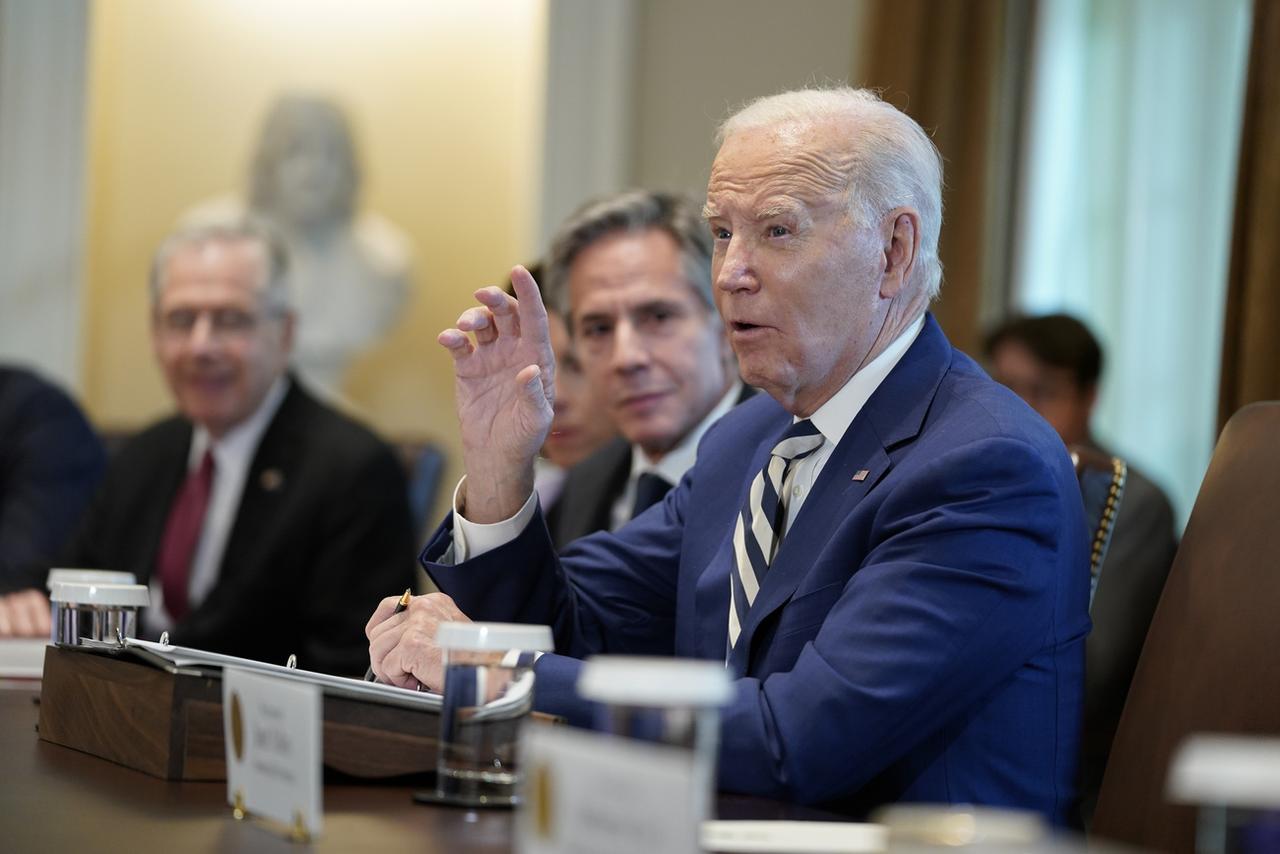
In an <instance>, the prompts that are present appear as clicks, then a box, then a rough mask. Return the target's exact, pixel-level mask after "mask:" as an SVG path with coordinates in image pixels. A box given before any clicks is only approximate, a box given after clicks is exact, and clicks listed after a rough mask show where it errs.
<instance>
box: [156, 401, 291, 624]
mask: <svg viewBox="0 0 1280 854" xmlns="http://www.w3.org/2000/svg"><path fill="white" fill-rule="evenodd" d="M288 390H289V380H288V379H287V378H285V377H280V378H278V379H277V380H276V381H275V382H274V383H273V384H272V386H271V388H270V389H268V390H267V394H266V396H264V397H263V398H262V403H260V404H258V408H257V409H256V410H254V412H253V414H252V415H250V416H249V417H248V418H246V419H245V420H244V421H242V422H240V423H239V424H237V425H236V426H235V427H233V428H231V429H230V430H228V431H227V433H226V435H225V436H223V437H222V438H221V439H219V440H218V441H217V442H215V441H213V437H212V436H210V435H209V431H208V430H206V429H205V428H204V427H201V426H199V425H197V426H196V427H195V428H194V429H193V430H192V431H191V448H190V449H189V450H188V452H187V474H188V475H190V474H191V472H193V471H195V470H196V469H197V468H199V467H200V461H201V460H202V459H203V458H204V452H205V451H206V450H209V451H211V452H212V453H213V466H214V469H213V470H214V475H213V487H212V489H211V491H210V493H209V506H208V509H207V510H206V511H205V516H204V525H203V526H202V527H201V528H200V543H199V544H198V545H197V546H196V551H195V555H193V556H192V558H191V571H190V574H189V575H188V576H187V601H188V603H189V605H190V607H191V608H195V607H197V606H198V605H199V604H200V603H201V602H203V601H204V599H205V597H206V596H208V595H209V591H210V590H212V589H213V586H214V585H215V584H217V583H218V570H219V568H220V567H221V566H222V555H223V554H224V553H225V552H226V550H227V540H228V539H229V538H230V536H231V527H232V525H234V524H235V521H236V512H237V511H238V510H239V508H240V496H241V495H242V494H243V493H244V483H245V479H246V478H248V476H249V466H250V465H252V463H253V457H254V454H256V453H257V450H258V443H259V441H261V439H262V434H263V433H265V432H266V430H267V425H269V424H270V423H271V420H272V419H273V418H274V417H275V414H276V411H277V410H278V409H279V408H280V404H281V402H282V401H283V400H284V396H285V393H286V392H288ZM150 587H151V607H150V608H147V609H146V610H145V611H144V623H145V624H146V627H147V629H148V630H149V631H151V632H153V633H157V634H158V633H160V632H163V631H168V630H169V629H171V628H173V619H172V618H171V617H170V616H169V612H168V611H167V610H166V609H165V606H164V589H163V586H162V585H161V583H160V578H159V576H158V575H152V577H151V584H150Z"/></svg>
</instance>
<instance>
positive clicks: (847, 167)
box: [706, 120, 854, 217]
mask: <svg viewBox="0 0 1280 854" xmlns="http://www.w3.org/2000/svg"><path fill="white" fill-rule="evenodd" d="M848 124H849V123H848V122H847V121H839V120H823V121H811V120H804V121H802V120H791V121H786V122H783V123H780V124H776V125H771V126H767V127H754V128H746V129H743V130H740V131H737V132H735V133H733V134H731V135H730V136H728V137H726V139H725V140H724V143H723V144H722V145H721V146H720V151H719V152H718V153H717V154H716V159H715V162H714V163H713V164H712V166H711V179H710V181H708V183H707V209H706V213H707V215H708V216H709V217H714V216H718V215H720V213H721V210H722V208H724V207H725V206H727V205H740V204H744V203H745V204H750V203H753V202H759V201H761V200H765V199H770V198H778V199H786V198H791V199H795V200H797V201H801V202H805V203H808V204H818V203H821V202H824V201H829V200H831V199H832V197H837V196H838V197H841V198H847V196H848V192H849V189H850V177H849V176H850V173H851V171H852V169H853V164H854V156H853V146H852V143H851V140H852V133H851V131H850V128H849V127H848Z"/></svg>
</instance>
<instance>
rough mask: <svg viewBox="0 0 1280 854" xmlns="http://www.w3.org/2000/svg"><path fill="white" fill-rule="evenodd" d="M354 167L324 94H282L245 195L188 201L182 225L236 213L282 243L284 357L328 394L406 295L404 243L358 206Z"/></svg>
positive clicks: (341, 122)
mask: <svg viewBox="0 0 1280 854" xmlns="http://www.w3.org/2000/svg"><path fill="white" fill-rule="evenodd" d="M359 185H360V168H359V162H358V158H357V156H356V149H355V142H354V139H353V135H352V132H351V126H350V123H349V122H348V120H347V116H346V114H345V113H344V112H343V111H342V109H341V108H340V107H339V106H338V105H337V104H335V103H334V102H333V101H331V100H328V99H326V98H322V97H315V96H309V95H296V94H295V95H285V96H282V97H281V98H280V99H278V100H277V101H276V102H275V104H274V105H273V106H272V108H271V110H270V111H269V113H268V114H267V118H266V121H265V122H264V124H263V127H262V133H261V135H260V136H259V138H258V144H257V149H256V151H255V153H254V156H253V163H252V167H251V170H250V182H249V190H248V196H247V199H245V200H240V199H236V198H222V199H216V200H213V201H211V202H206V203H204V204H201V205H199V206H197V207H196V208H195V209H193V210H192V211H191V212H189V213H188V214H187V215H186V216H185V217H184V222H185V223H186V224H206V223H209V222H210V221H217V220H222V219H224V218H228V219H234V218H236V217H240V216H243V214H244V213H245V208H246V207H247V208H248V209H249V211H250V212H252V213H253V214H256V215H258V216H261V217H263V218H265V219H267V220H268V221H270V222H271V223H272V224H273V225H275V227H276V228H277V229H278V230H279V232H280V234H281V235H282V236H283V237H284V239H285V240H286V242H287V243H288V245H289V251H290V271H291V272H290V281H289V286H290V288H291V290H292V293H293V298H294V304H295V305H296V306H297V308H298V315H299V323H298V334H297V338H296V339H295V340H296V344H295V351H294V353H295V355H294V360H293V361H294V365H295V367H296V369H297V370H299V371H300V372H301V373H302V375H303V376H304V377H305V378H306V379H308V380H309V381H310V384H311V385H312V386H314V387H316V388H317V389H319V390H320V391H322V392H327V393H329V394H330V395H338V394H339V390H340V387H341V384H342V380H343V376H344V374H345V372H346V370H347V367H348V366H349V364H350V362H351V360H352V359H353V358H354V357H355V356H356V355H358V354H359V353H360V352H362V351H364V350H366V349H367V348H369V347H370V346H371V345H373V344H374V343H376V342H377V340H378V339H379V338H381V337H382V335H384V334H385V333H386V332H387V330H388V329H389V328H390V327H391V325H392V324H393V323H394V321H395V320H396V318H397V317H398V316H399V312H400V309H401V308H402V306H403V305H404V303H405V300H406V297H407V295H408V280H409V267H410V252H409V248H408V241H407V240H406V238H405V237H404V235H403V234H402V232H401V231H400V230H399V229H398V228H396V227H395V226H394V225H392V224H391V223H390V222H388V221H387V220H385V219H384V218H382V217H381V216H378V215H377V214H375V213H371V212H358V211H357V209H356V208H357V200H358V196H359Z"/></svg>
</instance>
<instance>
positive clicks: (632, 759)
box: [516, 723, 706, 854]
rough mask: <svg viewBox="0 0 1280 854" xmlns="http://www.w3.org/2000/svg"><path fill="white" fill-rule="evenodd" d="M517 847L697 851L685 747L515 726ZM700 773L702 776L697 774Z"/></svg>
mask: <svg viewBox="0 0 1280 854" xmlns="http://www.w3.org/2000/svg"><path fill="white" fill-rule="evenodd" d="M520 771H521V774H522V775H523V777H524V797H523V805H522V807H521V808H520V810H519V811H518V812H517V814H516V851H517V852H519V854H588V852H601V851H607V852H609V854H653V852H655V851H661V852H664V854H696V852H697V851H698V828H699V823H700V822H701V820H702V819H703V818H704V816H702V815H701V814H700V813H699V811H698V806H697V805H698V804H705V803H706V798H705V796H704V795H703V794H702V793H699V792H697V790H696V786H697V782H696V781H697V779H698V778H697V776H696V775H695V771H694V759H693V754H692V752H691V751H686V750H681V749H679V748H675V747H667V746H665V745H658V744H648V743H645V742H640V741H634V740H632V739H627V738H617V737H614V736H608V735H601V734H599V733H594V732H588V731H586V730H580V729H573V728H571V727H567V726H550V725H547V724H539V723H530V724H528V725H526V726H525V727H524V729H523V731H522V733H521V739H520ZM703 779H704V780H705V778H703Z"/></svg>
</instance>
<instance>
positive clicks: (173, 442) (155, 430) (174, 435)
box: [113, 415, 191, 464]
mask: <svg viewBox="0 0 1280 854" xmlns="http://www.w3.org/2000/svg"><path fill="white" fill-rule="evenodd" d="M190 441H191V424H190V422H188V421H186V420H185V419H183V418H180V417H179V416H176V415H174V416H170V417H168V418H164V419H161V420H160V421H155V422H152V423H151V424H149V425H147V426H146V427H143V428H142V429H141V430H139V431H138V432H137V433H135V434H134V435H133V436H132V437H130V438H129V440H128V441H126V442H125V443H124V444H123V445H122V446H121V447H120V450H119V452H118V453H117V454H116V455H115V458H114V460H113V464H114V463H115V462H121V463H136V462H138V461H139V460H142V459H147V458H153V457H155V456H157V455H161V454H165V453H167V452H169V451H172V450H175V449H181V448H185V447H187V444H188V443H189V442H190Z"/></svg>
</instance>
